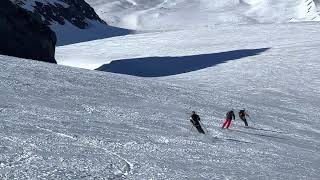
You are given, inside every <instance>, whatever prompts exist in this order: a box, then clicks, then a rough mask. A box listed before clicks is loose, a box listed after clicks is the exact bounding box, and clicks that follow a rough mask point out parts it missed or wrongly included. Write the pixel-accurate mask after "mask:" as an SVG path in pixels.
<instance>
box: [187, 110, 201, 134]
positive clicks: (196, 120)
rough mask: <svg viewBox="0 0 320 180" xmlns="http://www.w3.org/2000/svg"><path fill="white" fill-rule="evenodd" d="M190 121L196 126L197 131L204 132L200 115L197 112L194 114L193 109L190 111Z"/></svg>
mask: <svg viewBox="0 0 320 180" xmlns="http://www.w3.org/2000/svg"><path fill="white" fill-rule="evenodd" d="M190 122H191V123H192V124H193V126H194V127H196V128H197V130H198V132H199V133H202V134H204V131H203V129H202V127H201V125H200V117H199V115H198V114H196V112H195V111H192V114H191V116H190Z"/></svg>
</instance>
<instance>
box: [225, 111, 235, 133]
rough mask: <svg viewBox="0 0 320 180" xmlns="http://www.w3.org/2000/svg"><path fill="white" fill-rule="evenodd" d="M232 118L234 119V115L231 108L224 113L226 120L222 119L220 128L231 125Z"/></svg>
mask: <svg viewBox="0 0 320 180" xmlns="http://www.w3.org/2000/svg"><path fill="white" fill-rule="evenodd" d="M232 119H236V116H235V115H234V112H233V110H231V111H229V112H227V114H226V120H225V121H224V123H223V125H222V129H223V128H227V129H228V128H229V126H230V125H231V121H232Z"/></svg>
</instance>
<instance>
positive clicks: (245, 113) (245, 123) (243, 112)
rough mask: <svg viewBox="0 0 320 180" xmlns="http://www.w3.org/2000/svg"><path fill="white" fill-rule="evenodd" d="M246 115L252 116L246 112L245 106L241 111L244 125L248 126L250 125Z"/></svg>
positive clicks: (240, 114) (240, 115)
mask: <svg viewBox="0 0 320 180" xmlns="http://www.w3.org/2000/svg"><path fill="white" fill-rule="evenodd" d="M246 116H248V117H250V116H249V114H248V113H247V112H246V110H245V109H244V108H243V109H242V110H240V111H239V117H240V119H241V120H242V121H243V122H244V125H245V126H246V127H248V122H247V119H246Z"/></svg>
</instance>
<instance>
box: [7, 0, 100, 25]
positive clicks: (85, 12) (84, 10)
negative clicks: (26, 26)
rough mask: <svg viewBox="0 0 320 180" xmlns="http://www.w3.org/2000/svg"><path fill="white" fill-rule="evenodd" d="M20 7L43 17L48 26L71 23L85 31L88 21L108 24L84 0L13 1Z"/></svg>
mask: <svg viewBox="0 0 320 180" xmlns="http://www.w3.org/2000/svg"><path fill="white" fill-rule="evenodd" d="M12 1H13V2H15V3H16V4H18V5H19V6H21V7H23V8H26V9H28V10H30V11H32V12H33V13H34V14H36V15H38V16H41V17H42V20H43V21H44V22H45V23H46V24H47V25H53V24H54V23H55V22H57V23H59V24H60V25H64V24H65V21H69V22H70V23H71V24H73V25H74V26H76V27H78V28H80V29H85V28H86V27H87V26H88V23H87V22H86V20H95V21H98V22H100V23H104V24H106V23H105V22H104V21H103V20H101V19H100V18H99V16H98V15H97V14H96V13H95V11H94V9H93V8H92V7H90V5H89V4H87V3H86V2H85V1H84V0H50V1H47V0H12Z"/></svg>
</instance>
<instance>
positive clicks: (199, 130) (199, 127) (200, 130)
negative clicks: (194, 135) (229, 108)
mask: <svg viewBox="0 0 320 180" xmlns="http://www.w3.org/2000/svg"><path fill="white" fill-rule="evenodd" d="M197 130H198V132H199V133H202V134H204V130H203V129H202V127H201V126H200V125H199V126H197Z"/></svg>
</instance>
